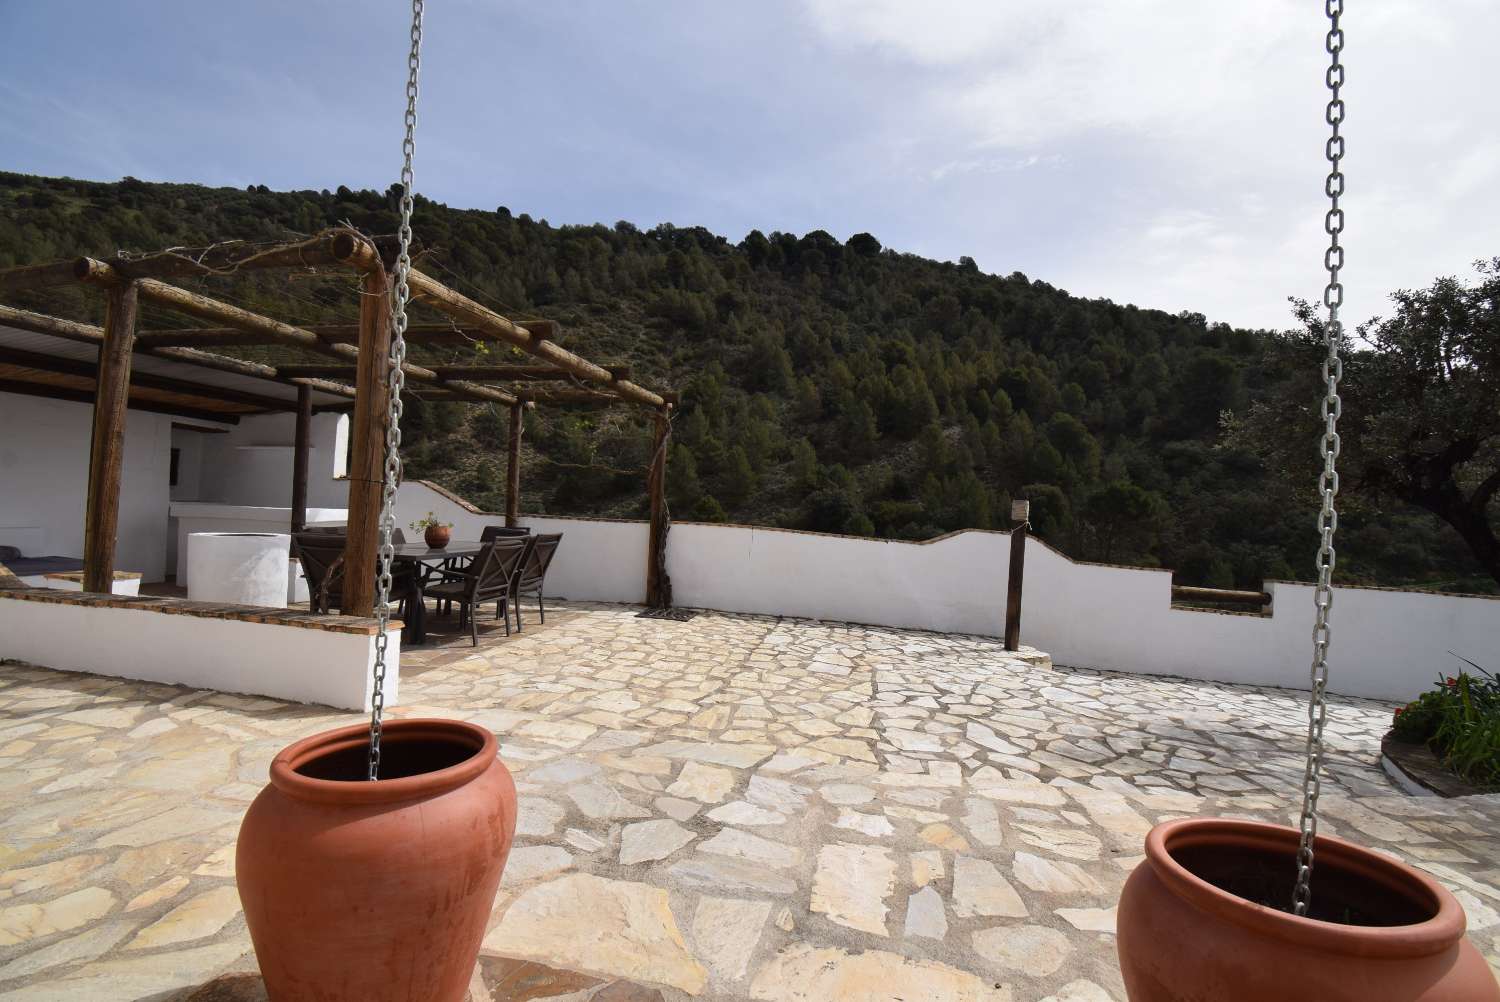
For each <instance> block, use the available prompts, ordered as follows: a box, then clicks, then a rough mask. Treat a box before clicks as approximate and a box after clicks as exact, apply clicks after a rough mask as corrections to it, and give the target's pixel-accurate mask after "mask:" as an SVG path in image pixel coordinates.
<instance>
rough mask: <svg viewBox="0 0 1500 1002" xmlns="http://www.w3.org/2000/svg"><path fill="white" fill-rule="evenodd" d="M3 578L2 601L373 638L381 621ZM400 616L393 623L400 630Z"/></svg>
mask: <svg viewBox="0 0 1500 1002" xmlns="http://www.w3.org/2000/svg"><path fill="white" fill-rule="evenodd" d="M4 581H5V579H4V578H3V577H0V601H4V600H6V599H9V600H11V601H19V602H42V603H45V604H48V605H77V606H86V607H90V608H100V609H133V610H136V611H138V612H156V613H161V614H162V615H167V616H196V617H198V618H200V619H223V620H227V621H230V622H238V623H264V624H266V625H268V626H295V627H298V628H300V629H304V630H322V631H324V632H325V633H350V634H355V635H358V636H366V637H373V636H374V635H375V634H376V633H377V632H379V623H378V622H377V621H376V620H374V619H367V618H364V617H361V616H333V615H320V614H318V613H311V612H305V611H303V610H300V609H269V608H262V607H257V606H251V605H223V604H220V603H218V602H194V601H191V600H190V599H185V598H174V597H171V596H166V595H104V594H100V593H98V592H87V591H61V590H58V589H53V588H28V587H26V586H25V585H21V586H19V587H17V586H15V585H6V584H5V583H4ZM401 625H402V624H401V621H400V620H399V619H393V620H391V626H392V627H394V628H396V629H400V628H401Z"/></svg>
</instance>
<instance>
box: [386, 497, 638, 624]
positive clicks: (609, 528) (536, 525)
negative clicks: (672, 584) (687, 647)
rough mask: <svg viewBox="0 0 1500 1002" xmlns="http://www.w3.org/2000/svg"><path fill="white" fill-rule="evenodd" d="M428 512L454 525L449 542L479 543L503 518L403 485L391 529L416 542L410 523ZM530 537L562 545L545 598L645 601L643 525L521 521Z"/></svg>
mask: <svg viewBox="0 0 1500 1002" xmlns="http://www.w3.org/2000/svg"><path fill="white" fill-rule="evenodd" d="M429 512H431V513H432V514H433V515H434V516H435V517H437V518H438V519H440V520H441V521H444V522H451V523H452V524H453V538H454V539H478V538H479V535H480V533H481V532H483V531H484V528H485V526H488V525H504V524H505V516H504V515H499V514H495V513H493V512H478V511H475V510H473V508H472V507H470V506H469V505H467V504H465V503H464V502H462V501H459V500H457V499H455V498H454V497H452V496H451V495H449V494H445V493H443V492H441V491H436V490H433V489H432V488H431V487H429V486H428V485H427V484H425V483H422V482H421V481H408V482H406V483H404V484H402V485H401V489H400V490H399V491H397V492H396V524H397V525H398V526H400V527H401V528H402V529H404V530H405V531H406V535H407V538H408V539H412V540H415V539H416V538H417V537H418V536H419V535H420V533H415V532H413V531H412V529H411V523H412V522H415V521H416V520H417V519H420V518H425V517H426V516H427V514H428V513H429ZM521 524H522V525H524V526H527V527H529V528H530V529H531V531H532V532H538V533H540V532H561V533H563V540H562V543H561V544H560V545H559V546H558V548H557V553H556V555H554V556H553V558H552V565H551V566H550V567H548V568H547V595H548V596H549V597H555V598H572V599H578V600H580V601H588V602H644V601H645V600H646V569H645V568H646V540H647V536H648V529H647V526H646V523H644V522H615V521H605V520H598V519H584V518H549V517H546V516H530V515H528V516H523V517H522V518H521Z"/></svg>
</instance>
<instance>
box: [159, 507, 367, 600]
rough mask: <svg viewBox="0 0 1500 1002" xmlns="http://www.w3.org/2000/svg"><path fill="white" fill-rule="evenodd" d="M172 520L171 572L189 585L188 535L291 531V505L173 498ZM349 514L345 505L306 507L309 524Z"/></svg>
mask: <svg viewBox="0 0 1500 1002" xmlns="http://www.w3.org/2000/svg"><path fill="white" fill-rule="evenodd" d="M169 514H170V516H171V524H172V540H173V542H172V546H171V548H170V552H171V560H172V566H173V568H174V570H173V573H174V574H176V576H177V580H176V584H177V585H178V587H181V588H186V587H187V586H188V566H187V552H188V551H187V537H188V535H189V534H190V533H194V532H291V526H292V509H290V508H260V507H255V506H253V505H232V504H210V503H208V502H201V501H175V502H173V503H172V507H171V509H170V510H169ZM348 517H349V512H348V509H346V508H312V507H309V508H308V509H307V523H308V524H309V525H320V524H330V523H332V524H342V523H343V522H345V521H346V520H347V519H348Z"/></svg>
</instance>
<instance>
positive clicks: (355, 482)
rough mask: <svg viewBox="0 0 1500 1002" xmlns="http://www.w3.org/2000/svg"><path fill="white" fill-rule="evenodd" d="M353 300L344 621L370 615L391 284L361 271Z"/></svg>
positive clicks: (381, 274)
mask: <svg viewBox="0 0 1500 1002" xmlns="http://www.w3.org/2000/svg"><path fill="white" fill-rule="evenodd" d="M361 293H362V294H361V296H360V297H359V359H358V364H359V371H358V373H357V374H356V381H355V386H354V391H355V397H354V443H353V446H352V448H351V449H350V455H349V526H348V535H347V537H346V541H345V543H344V604H343V613H344V615H346V616H371V615H374V613H375V564H376V557H377V551H378V550H379V548H380V539H379V535H380V501H381V492H382V489H383V487H384V482H385V472H384V471H385V424H386V410H387V407H388V402H389V400H390V383H389V382H388V380H389V373H390V367H391V362H390V356H391V322H390V321H391V283H390V279H389V278H388V277H387V276H386V273H385V271H384V270H383V269H375V270H373V271H367V272H365V274H364V278H363V280H362V282H361Z"/></svg>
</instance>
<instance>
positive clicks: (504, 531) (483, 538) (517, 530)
mask: <svg viewBox="0 0 1500 1002" xmlns="http://www.w3.org/2000/svg"><path fill="white" fill-rule="evenodd" d="M529 535H531V530H530V529H528V528H527V527H526V526H524V525H520V526H510V525H487V526H485V527H484V528H483V529H482V530H480V532H479V541H480V542H481V543H488V542H491V541H492V540H496V539H501V538H503V537H506V536H529Z"/></svg>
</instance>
